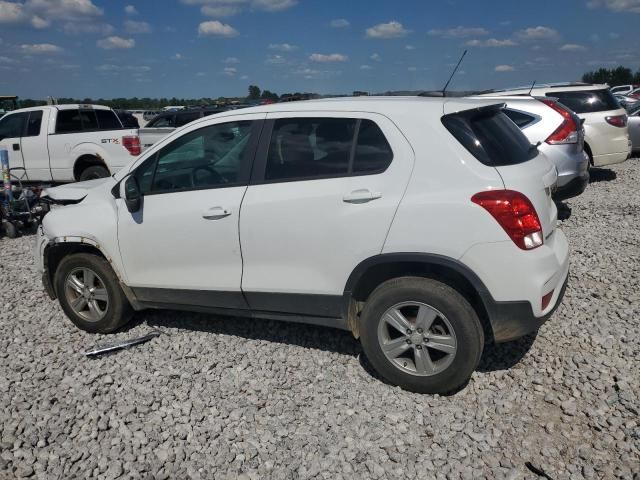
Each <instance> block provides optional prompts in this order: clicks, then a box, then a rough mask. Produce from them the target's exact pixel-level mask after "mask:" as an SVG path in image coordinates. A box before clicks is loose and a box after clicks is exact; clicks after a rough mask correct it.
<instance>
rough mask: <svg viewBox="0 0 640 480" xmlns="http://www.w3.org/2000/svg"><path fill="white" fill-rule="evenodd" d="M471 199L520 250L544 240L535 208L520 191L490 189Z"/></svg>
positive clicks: (527, 248)
mask: <svg viewBox="0 0 640 480" xmlns="http://www.w3.org/2000/svg"><path fill="white" fill-rule="evenodd" d="M471 201H472V202H473V203H475V204H477V205H480V206H481V207H482V208H484V209H485V210H486V211H487V212H489V213H490V214H491V216H493V218H495V219H496V221H497V222H498V223H499V224H500V226H501V227H502V228H503V229H504V231H505V232H507V235H509V238H511V240H513V243H515V244H516V245H517V246H518V247H520V248H521V249H522V250H533V249H534V248H537V247H539V246H541V245H542V243H543V242H544V237H543V235H542V225H541V224H540V219H539V218H538V214H537V213H536V209H535V208H534V206H533V204H532V203H531V201H530V200H529V199H528V198H527V197H526V196H525V195H523V194H522V193H520V192H515V191H513V190H490V191H486V192H480V193H476V194H475V195H474V196H473V197H471Z"/></svg>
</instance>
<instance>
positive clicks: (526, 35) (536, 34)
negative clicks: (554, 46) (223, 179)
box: [516, 26, 560, 41]
mask: <svg viewBox="0 0 640 480" xmlns="http://www.w3.org/2000/svg"><path fill="white" fill-rule="evenodd" d="M516 36H517V37H518V38H520V39H521V40H525V41H528V40H557V39H559V38H560V34H559V33H558V31H557V30H554V29H553V28H549V27H542V26H538V27H530V28H526V29H524V30H520V31H518V32H516Z"/></svg>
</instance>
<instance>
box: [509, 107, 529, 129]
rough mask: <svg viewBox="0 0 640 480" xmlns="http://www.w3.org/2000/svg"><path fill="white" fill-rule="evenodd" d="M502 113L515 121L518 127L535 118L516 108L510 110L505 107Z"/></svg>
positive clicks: (524, 125)
mask: <svg viewBox="0 0 640 480" xmlns="http://www.w3.org/2000/svg"><path fill="white" fill-rule="evenodd" d="M504 113H505V115H506V116H507V117H509V118H510V119H511V121H512V122H513V123H515V124H516V125H517V126H518V128H524V127H526V126H527V125H529V124H531V122H533V121H534V120H535V117H532V116H531V115H527V114H526V113H523V112H519V111H517V110H510V109H508V108H505V109H504Z"/></svg>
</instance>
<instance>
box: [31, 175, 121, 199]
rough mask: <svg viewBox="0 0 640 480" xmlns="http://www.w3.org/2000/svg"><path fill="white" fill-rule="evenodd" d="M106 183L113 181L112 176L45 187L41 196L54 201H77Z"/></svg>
mask: <svg viewBox="0 0 640 480" xmlns="http://www.w3.org/2000/svg"><path fill="white" fill-rule="evenodd" d="M106 183H114V180H113V178H111V177H107V178H98V179H96V180H87V181H86V182H78V183H69V184H67V185H60V186H59V187H50V188H45V189H44V190H43V191H42V194H41V197H42V198H49V199H51V200H53V201H56V202H60V201H62V202H79V201H80V200H82V199H83V198H84V197H86V196H87V195H88V194H89V192H91V191H92V190H96V189H98V188H100V187H101V186H104V185H105V184H106Z"/></svg>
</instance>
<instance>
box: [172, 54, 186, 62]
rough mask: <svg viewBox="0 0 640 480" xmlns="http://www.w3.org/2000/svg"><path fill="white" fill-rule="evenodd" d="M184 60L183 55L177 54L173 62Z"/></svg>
mask: <svg viewBox="0 0 640 480" xmlns="http://www.w3.org/2000/svg"><path fill="white" fill-rule="evenodd" d="M183 58H184V57H183V56H182V54H181V53H176V54H175V55H174V56H173V57H171V59H172V60H182V59H183Z"/></svg>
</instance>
